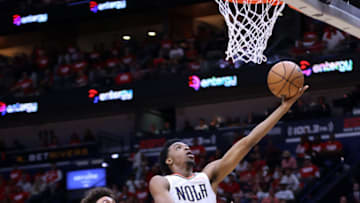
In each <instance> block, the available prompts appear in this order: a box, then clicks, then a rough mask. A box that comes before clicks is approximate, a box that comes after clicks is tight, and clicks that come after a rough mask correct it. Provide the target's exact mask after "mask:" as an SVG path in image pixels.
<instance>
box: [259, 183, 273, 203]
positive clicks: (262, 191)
mask: <svg viewBox="0 0 360 203" xmlns="http://www.w3.org/2000/svg"><path fill="white" fill-rule="evenodd" d="M269 196H270V194H269V189H268V187H266V184H265V183H262V184H260V186H259V189H258V192H257V193H256V197H257V198H258V200H259V201H260V202H261V201H262V200H263V199H265V198H268V197H269Z"/></svg>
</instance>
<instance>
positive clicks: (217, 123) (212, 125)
mask: <svg viewBox="0 0 360 203" xmlns="http://www.w3.org/2000/svg"><path fill="white" fill-rule="evenodd" d="M220 125H221V118H220V117H218V116H214V118H213V120H212V121H211V122H210V126H209V130H216V129H218V128H220Z"/></svg>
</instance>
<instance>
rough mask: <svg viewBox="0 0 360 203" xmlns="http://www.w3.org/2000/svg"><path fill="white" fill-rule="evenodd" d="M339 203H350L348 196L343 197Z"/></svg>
mask: <svg viewBox="0 0 360 203" xmlns="http://www.w3.org/2000/svg"><path fill="white" fill-rule="evenodd" d="M339 202H340V203H347V202H348V201H347V197H346V196H341V197H340V201H339Z"/></svg>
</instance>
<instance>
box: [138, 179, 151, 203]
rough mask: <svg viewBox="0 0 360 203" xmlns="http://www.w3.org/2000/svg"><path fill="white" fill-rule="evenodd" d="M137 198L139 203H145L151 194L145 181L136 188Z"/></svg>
mask: <svg viewBox="0 0 360 203" xmlns="http://www.w3.org/2000/svg"><path fill="white" fill-rule="evenodd" d="M135 196H136V199H137V202H138V203H145V202H146V201H147V199H148V197H149V192H148V191H147V184H146V183H145V182H144V181H143V180H142V181H141V183H140V184H139V185H138V187H137V188H136V193H135Z"/></svg>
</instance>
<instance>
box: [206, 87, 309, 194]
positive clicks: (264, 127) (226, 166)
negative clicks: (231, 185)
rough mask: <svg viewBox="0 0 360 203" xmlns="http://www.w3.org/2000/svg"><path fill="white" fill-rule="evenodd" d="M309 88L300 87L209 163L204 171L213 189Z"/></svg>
mask: <svg viewBox="0 0 360 203" xmlns="http://www.w3.org/2000/svg"><path fill="white" fill-rule="evenodd" d="M308 88H309V86H307V85H306V86H304V87H303V88H300V89H299V92H298V94H297V95H296V96H294V97H292V98H290V99H288V100H283V102H282V104H281V105H280V106H279V107H278V108H277V109H276V110H275V111H274V112H273V113H272V114H271V115H270V116H268V117H267V118H266V119H265V120H264V121H263V122H261V123H260V124H259V125H257V126H256V127H255V128H254V129H253V130H252V131H251V132H250V134H249V135H248V136H246V137H244V138H243V139H241V140H239V141H238V142H236V143H235V144H234V145H233V146H232V147H231V148H230V149H229V150H228V151H227V152H226V153H225V155H224V156H223V157H222V158H221V159H219V160H216V161H213V162H211V163H209V164H208V165H207V166H206V167H205V168H204V170H203V172H204V173H206V174H207V175H208V177H209V179H210V180H211V184H212V187H213V189H216V187H217V185H218V184H219V183H220V182H221V181H222V180H223V179H224V178H225V177H226V176H227V175H228V174H229V173H231V172H232V171H233V170H234V169H235V167H236V165H237V164H238V163H239V162H240V161H241V160H242V159H243V158H244V157H245V156H246V154H247V153H248V152H249V151H250V150H251V148H252V147H253V146H255V145H256V144H257V143H258V142H259V141H260V140H261V139H262V138H263V137H264V136H265V135H266V134H267V133H268V132H269V131H270V130H271V129H272V128H273V127H274V126H275V125H276V123H277V122H278V121H279V120H280V119H281V117H282V116H284V115H285V114H286V112H288V111H289V109H290V108H291V106H292V105H293V104H294V103H295V101H296V100H297V99H298V98H299V97H301V95H302V94H303V93H304V92H305V91H306V90H307V89H308Z"/></svg>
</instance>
